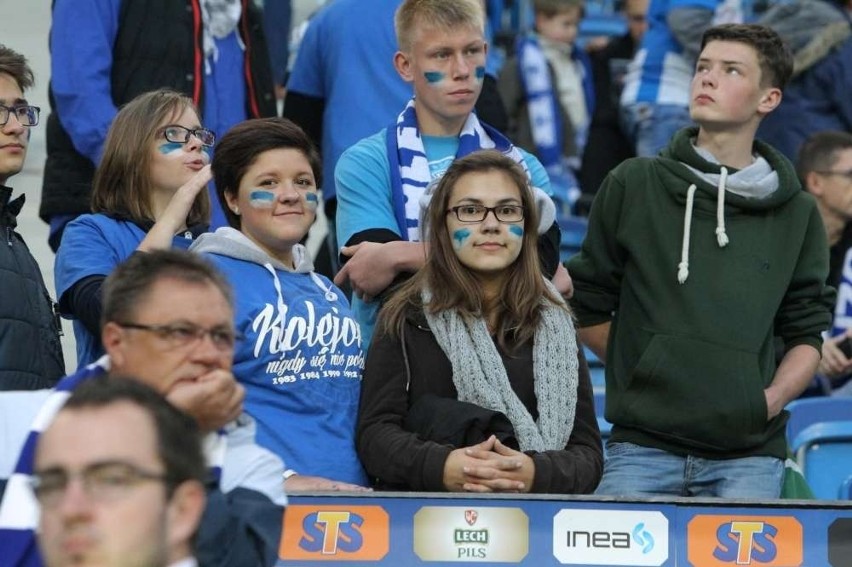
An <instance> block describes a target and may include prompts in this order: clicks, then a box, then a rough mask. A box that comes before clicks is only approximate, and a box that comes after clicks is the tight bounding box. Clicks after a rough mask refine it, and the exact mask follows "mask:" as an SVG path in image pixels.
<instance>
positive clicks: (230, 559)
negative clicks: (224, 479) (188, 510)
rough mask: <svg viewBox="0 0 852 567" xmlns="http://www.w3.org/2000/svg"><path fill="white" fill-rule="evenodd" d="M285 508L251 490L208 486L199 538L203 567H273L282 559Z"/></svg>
mask: <svg viewBox="0 0 852 567" xmlns="http://www.w3.org/2000/svg"><path fill="white" fill-rule="evenodd" d="M283 518H284V508H283V507H282V506H278V505H277V504H275V503H273V502H272V501H271V500H269V498H267V497H266V496H265V495H263V494H261V493H259V492H256V491H254V490H249V489H247V488H236V489H234V490H231V491H230V492H228V493H227V494H223V493H222V492H221V491H220V490H219V489H218V488H213V487H208V490H207V506H206V507H205V509H204V514H203V515H202V517H201V525H200V526H199V529H198V535H197V539H196V550H195V553H196V556H197V559H198V564H199V565H205V566H208V567H258V566H264V567H271V566H273V565H275V563H276V561H277V560H278V547H279V544H280V540H281V527H282V521H283Z"/></svg>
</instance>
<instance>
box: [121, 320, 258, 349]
mask: <svg viewBox="0 0 852 567" xmlns="http://www.w3.org/2000/svg"><path fill="white" fill-rule="evenodd" d="M116 325H118V326H119V327H124V328H125V329H136V330H139V331H148V332H149V333H154V334H156V335H157V336H158V337H160V338H161V339H162V340H164V341H166V343H168V344H169V345H170V346H171V347H173V348H180V347H187V346H189V345H191V344H194V343H196V342H198V341H200V340H202V339H204V337H206V336H208V335H209V336H210V340H211V341H212V342H213V346H215V347H216V348H217V349H219V350H233V348H234V345H235V344H236V343H237V341H238V340H241V339H242V335H240V334H239V333H237V332H236V331H232V330H231V329H223V328H219V327H214V328H212V329H205V328H204V327H200V326H198V325H193V324H191V323H180V324H174V325H142V324H139V323H118V322H117V323H116Z"/></svg>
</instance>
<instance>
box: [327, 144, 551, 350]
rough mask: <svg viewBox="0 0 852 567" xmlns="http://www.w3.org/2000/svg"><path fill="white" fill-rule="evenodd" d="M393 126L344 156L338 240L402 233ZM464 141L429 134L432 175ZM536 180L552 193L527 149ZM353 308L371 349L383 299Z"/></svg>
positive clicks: (357, 301)
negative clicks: (390, 136) (390, 146)
mask: <svg viewBox="0 0 852 567" xmlns="http://www.w3.org/2000/svg"><path fill="white" fill-rule="evenodd" d="M386 135H387V130H381V131H380V132H378V133H376V134H374V135H372V136H370V137H369V138H364V139H363V140H361V141H360V142H358V143H357V144H355V145H354V146H352V147H351V148H349V149H348V150H346V152H344V153H343V155H342V156H340V160H339V161H338V163H337V168H336V169H335V172H334V176H335V180H336V183H337V188H338V193H337V202H338V205H337V242H338V243H339V244H340V245H341V246H344V245H346V243H347V242H349V240H350V239H351V238H352V236H354V235H356V234H358V233H359V232H363V231H365V230H370V229H387V230H390V231H392V232H393V233H395V234H397V235H398V234H399V224H398V223H397V220H396V217H395V216H394V208H393V197H392V192H391V178H390V162H389V160H388V156H387V145H386ZM458 145H459V141H458V138H455V137H444V136H441V137H438V136H423V149H424V150H425V151H426V157H427V159H428V161H429V172H430V173H431V175H432V179H435V178H436V177H439V176H440V175H442V174H443V173H444V172H445V171H446V170H447V168H448V167H449V166H450V164H451V163H452V162H453V160H454V159H455V156H456V151H457V150H458ZM519 151H520V152H521V155H522V156H523V158H524V163H525V164H526V166H527V169H529V174H530V179H531V180H532V184H533V185H534V186H536V187H539V188H541V189H542V190H543V191H545V192H546V193H547V194H548V195H552V192H551V187H550V180H549V179H548V176H547V172H546V171H545V169H544V167H543V166H542V165H541V163H539V161H538V160H537V159H536V158H535V157H534V156H533V155H532V154H529V153H527V152H525V151H524V150H521V149H520V148H519ZM352 311H353V312H354V313H355V317H356V319H358V322H359V323H360V324H361V332H362V336H363V338H364V345H365V348H366V347H367V346H369V344H370V339H371V338H372V336H373V327H374V326H375V324H376V316H377V314H378V303H376V302H371V303H364V302H363V301H361V300H360V299H359V298H358V297H355V296H353V297H352Z"/></svg>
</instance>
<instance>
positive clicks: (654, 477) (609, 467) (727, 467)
mask: <svg viewBox="0 0 852 567" xmlns="http://www.w3.org/2000/svg"><path fill="white" fill-rule="evenodd" d="M783 479H784V461H783V460H782V459H777V458H775V457H743V458H741V459H725V460H714V459H701V458H699V457H681V456H678V455H675V454H673V453H669V452H668V451H663V450H661V449H653V448H651V447H643V446H641V445H634V444H633V443H613V442H608V443H607V446H606V462H605V463H604V472H603V479H602V480H601V483H600V485H599V486H598V489H597V490H596V491H595V494H598V495H606V496H716V497H720V498H738V499H742V498H759V499H772V498H778V497H780V495H781V483H782V481H783Z"/></svg>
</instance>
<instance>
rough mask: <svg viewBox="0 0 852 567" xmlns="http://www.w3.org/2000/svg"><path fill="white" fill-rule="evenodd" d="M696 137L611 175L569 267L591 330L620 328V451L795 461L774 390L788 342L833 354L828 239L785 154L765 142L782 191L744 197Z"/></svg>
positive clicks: (692, 132) (614, 338) (612, 348)
mask: <svg viewBox="0 0 852 567" xmlns="http://www.w3.org/2000/svg"><path fill="white" fill-rule="evenodd" d="M696 135H697V129H695V128H687V129H684V130H681V131H680V132H678V133H677V134H676V135H675V137H674V138H673V139H672V142H671V144H670V145H669V147H668V148H667V149H666V150H664V151H663V152H662V154H661V155H660V157H657V158H652V159H649V158H636V159H631V160H628V161H626V162H624V163H622V164H621V165H620V166H619V167H617V168H616V169H614V170H613V171H612V172H611V173H610V174H609V176H608V177H607V178H606V180H605V181H604V183H603V185H602V186H601V189H600V191H599V192H598V194H597V197H596V198H595V202H594V205H593V207H592V211H591V216H590V218H589V229H588V233H587V235H586V238H585V241H584V242H583V246H582V250H581V252H580V253H579V254H578V255H576V256H575V257H573V258H572V259H571V260H570V261H569V263H568V270H569V272H570V274H571V277H572V278H573V280H574V297H573V299H572V301H571V305H572V307H573V308H574V312H575V314H576V317H577V319H578V324H579V326H580V327H587V326H592V325H597V324H600V323H604V322H607V321H611V322H612V327H611V329H610V335H609V343H608V345H607V360H606V413H605V416H606V419H607V420H609V421H610V422H611V423H613V430H612V437H611V439H612V440H613V441H627V442H631V443H636V444H639V445H644V446H649V447H656V448H659V449H663V450H666V451H670V452H672V453H675V454H679V455H695V456H698V457H704V458H712V459H727V458H739V457H745V456H751V455H771V456H775V457H778V458H781V459H783V458H785V457H786V440H785V438H784V425H785V424H786V421H787V412H786V411H785V412H782V413H781V415H779V416H777V417H775V418H773V419H772V420H768V421H767V406H766V398H765V395H764V392H763V390H764V388H766V387H767V386H768V385H769V384H770V383H771V382H772V380H773V378H774V375H775V370H776V360H775V359H776V352H775V346H774V337H776V336H778V337H781V339H782V340H783V342H784V347H785V352H786V351H787V350H789V349H791V348H793V347H794V346H796V345H799V344H808V345H811V346H813V347H814V348H816V349H817V350H819V349H820V348H821V344H822V339H821V335H820V333H821V332H822V331H823V330H825V329H827V328H828V326H829V324H830V321H831V306H832V304H833V301H834V290H833V289H832V288H830V287H827V286H826V283H825V282H826V277H827V275H828V244H827V242H826V236H825V229H824V228H823V224H822V221H821V219H820V216H819V213H818V211H817V207H816V203H815V202H814V200H813V198H812V197H811V195H809V194H808V193H806V192H804V191H802V190H801V189H800V186H799V182H798V181H797V179H796V175H795V172H794V171H793V168H792V165H791V164H790V163H789V162H788V161H787V160H786V158H784V157H783V156H782V155H781V154H780V153H779V152H777V151H775V150H774V149H772V148H771V147H770V146H768V145H766V144H763V143H761V142H759V141H756V142H755V145H754V150H755V152H756V153H757V154H758V155H759V156H762V157H763V158H765V160H766V162H768V165H769V167H771V170H774V172H776V173H777V178H776V176H775V175H773V174H772V173H771V171H769V168H768V167H766V168H765V171H766V172H768V173H769V174H770V175H768V176H765V177H764V178H763V179H761V180H759V182H760V181H762V182H766V181H767V180H769V182H768V183H763V184H764V185H770V186H771V187H770V189H769V190H768V191H767V192H768V195H763V196H762V197H761V198H756V197H754V196H751V197H746V196H742V195H739V194H734V193H732V192H731V190H732V189H731V187H733V186H734V183H732V181H736V180H737V179H738V178H737V177H734V179H733V180H731V179H730V178H731V177H733V176H735V174H737V173H739V172H738V171H737V170H733V169H731V170H727V169H726V168H724V167H722V166H720V165H719V164H717V163H712V162H711V161H707V160H706V159H704V158H703V157H701V155H699V154H698V152H696V150H695V148H694V147H693V146H692V140H694V138H695V136H696ZM763 165H764V166H765V165H766V164H765V163H764V164H763ZM687 166H689V167H687ZM690 168H692V169H690ZM745 173H746V170H743V174H745ZM714 174H715V178H714V177H713V175H714ZM742 176H743V175H741V176H740V178H741V177H742ZM711 181H712V182H711ZM740 184H742V181H741V180H740ZM720 186H721V187H728V189H727V190H722V191H720V190H719V187H720ZM776 186H777V188H775V187H776ZM772 189H774V191H773V190H772ZM720 197H721V199H720ZM690 208H691V210H690ZM681 281H682V282H683V283H681Z"/></svg>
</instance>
